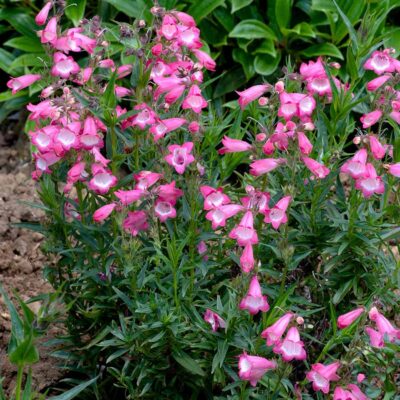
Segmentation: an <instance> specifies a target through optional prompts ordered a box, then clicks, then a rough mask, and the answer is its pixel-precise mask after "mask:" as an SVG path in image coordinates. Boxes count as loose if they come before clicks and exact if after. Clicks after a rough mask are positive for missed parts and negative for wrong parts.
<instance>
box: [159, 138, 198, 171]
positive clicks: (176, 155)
mask: <svg viewBox="0 0 400 400" xmlns="http://www.w3.org/2000/svg"><path fill="white" fill-rule="evenodd" d="M192 149H193V142H186V143H184V144H183V145H182V146H179V145H177V144H173V145H171V146H168V151H169V152H170V154H168V155H167V156H166V157H164V159H165V161H166V162H167V163H168V164H169V165H172V166H173V167H174V168H175V171H176V172H177V173H178V174H180V175H182V174H183V173H184V172H185V169H186V167H187V166H188V165H189V164H191V163H192V162H193V161H194V157H193V155H192V154H191V151H192Z"/></svg>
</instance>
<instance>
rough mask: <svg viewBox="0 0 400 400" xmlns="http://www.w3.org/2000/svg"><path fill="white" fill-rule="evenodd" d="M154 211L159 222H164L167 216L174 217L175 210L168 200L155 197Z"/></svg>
mask: <svg viewBox="0 0 400 400" xmlns="http://www.w3.org/2000/svg"><path fill="white" fill-rule="evenodd" d="M154 212H155V214H156V215H157V217H158V219H159V220H160V221H161V222H165V221H166V220H167V219H168V218H175V217H176V210H175V208H174V206H173V205H172V204H171V203H170V202H169V201H162V200H160V199H157V200H156V204H155V207H154Z"/></svg>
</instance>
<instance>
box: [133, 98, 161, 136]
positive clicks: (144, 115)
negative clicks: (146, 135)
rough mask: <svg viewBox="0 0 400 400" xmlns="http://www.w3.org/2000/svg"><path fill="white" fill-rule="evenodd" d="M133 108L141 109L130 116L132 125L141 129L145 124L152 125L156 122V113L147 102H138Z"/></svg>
mask: <svg viewBox="0 0 400 400" xmlns="http://www.w3.org/2000/svg"><path fill="white" fill-rule="evenodd" d="M134 110H141V111H140V112H139V113H137V114H136V115H135V116H134V117H133V118H132V126H137V127H139V128H140V129H142V130H143V129H145V128H146V126H147V125H153V124H154V123H155V122H156V113H155V112H154V111H153V110H152V109H151V108H150V107H149V106H148V105H147V104H145V103H142V104H138V105H137V106H135V107H134Z"/></svg>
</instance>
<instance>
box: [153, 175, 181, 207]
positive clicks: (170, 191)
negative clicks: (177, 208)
mask: <svg viewBox="0 0 400 400" xmlns="http://www.w3.org/2000/svg"><path fill="white" fill-rule="evenodd" d="M156 193H157V194H158V198H159V199H160V200H162V201H167V202H169V203H171V204H172V205H173V206H174V205H175V204H176V202H177V200H178V198H179V197H182V196H183V192H182V190H180V189H178V188H176V187H175V181H172V182H171V183H168V184H165V185H160V186H159V187H158V188H157V189H156Z"/></svg>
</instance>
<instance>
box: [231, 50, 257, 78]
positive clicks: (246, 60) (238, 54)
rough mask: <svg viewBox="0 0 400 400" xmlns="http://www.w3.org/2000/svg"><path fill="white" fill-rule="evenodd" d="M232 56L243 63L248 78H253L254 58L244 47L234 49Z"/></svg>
mask: <svg viewBox="0 0 400 400" xmlns="http://www.w3.org/2000/svg"><path fill="white" fill-rule="evenodd" d="M232 57H233V59H234V60H235V61H236V62H238V63H240V64H241V65H242V67H243V71H244V73H245V75H246V78H247V80H249V79H251V78H252V77H253V76H254V73H255V71H254V66H253V60H252V58H251V57H249V55H248V54H247V53H246V52H245V51H244V50H242V49H233V51H232Z"/></svg>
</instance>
